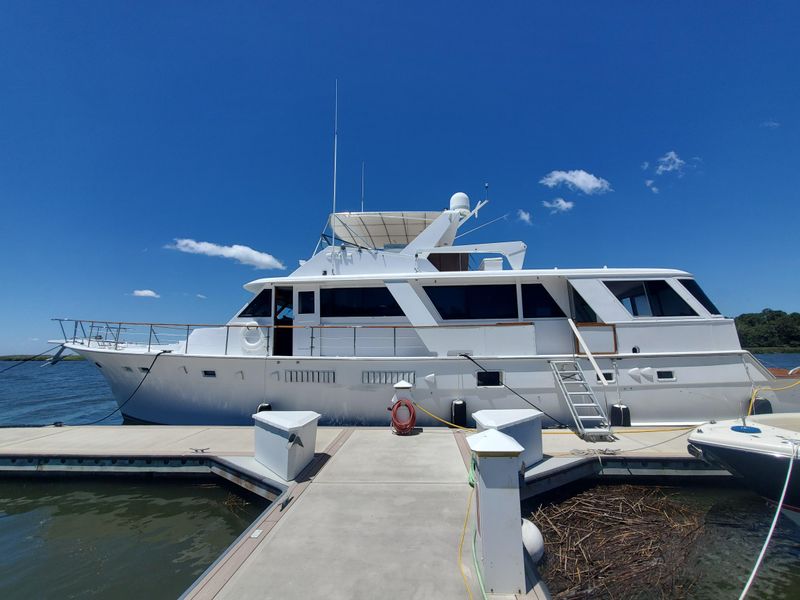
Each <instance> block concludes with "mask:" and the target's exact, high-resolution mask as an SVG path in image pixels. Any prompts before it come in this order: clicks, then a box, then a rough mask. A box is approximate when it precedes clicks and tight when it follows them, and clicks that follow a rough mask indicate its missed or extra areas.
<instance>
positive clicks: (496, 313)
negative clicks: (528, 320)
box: [425, 285, 518, 319]
mask: <svg viewBox="0 0 800 600" xmlns="http://www.w3.org/2000/svg"><path fill="white" fill-rule="evenodd" d="M425 293H426V294H428V297H429V298H430V299H431V302H433V305H434V306H435V307H436V310H438V311H439V314H440V315H442V318H443V319H516V318H517V316H518V315H517V286H515V285H440V286H435V287H434V286H425Z"/></svg>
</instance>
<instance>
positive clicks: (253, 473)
mask: <svg viewBox="0 0 800 600" xmlns="http://www.w3.org/2000/svg"><path fill="white" fill-rule="evenodd" d="M688 433H689V430H688V429H684V430H679V429H674V428H673V429H669V428H668V429H663V430H646V431H643V432H641V433H637V432H636V430H626V431H625V433H617V439H616V440H615V441H613V442H601V443H588V442H584V441H582V440H580V439H579V438H577V437H576V436H575V435H572V434H570V433H568V432H566V431H546V432H545V433H544V436H543V438H544V441H543V445H544V453H545V456H546V457H547V458H546V460H545V461H543V462H542V463H539V465H536V466H534V467H533V468H531V469H529V470H528V471H527V472H526V474H525V480H526V484H528V485H526V487H531V488H532V489H536V490H537V491H535V492H534V493H539V492H540V491H543V490H545V489H550V488H552V487H555V486H556V485H561V484H563V483H564V482H566V481H569V480H574V479H576V478H578V477H581V476H585V475H587V474H592V473H597V472H598V470H599V468H598V466H599V465H602V464H603V463H604V462H605V463H606V465H610V466H611V467H612V470H613V468H614V464H616V468H619V469H622V470H623V471H624V470H625V469H627V470H629V471H630V466H629V464H628V463H627V462H626V463H622V462H620V461H623V460H624V461H630V464H634V465H639V464H640V465H644V466H643V467H642V468H643V469H645V470H646V469H647V468H648V465H649V468H653V467H655V469H656V472H658V469H663V468H665V465H667V464H669V463H670V461H673V462H675V461H677V463H676V464H678V465H679V466H680V465H683V466H684V467H685V466H687V465H689V466H692V465H696V464H698V463H697V461H695V459H693V458H692V457H691V456H689V454H688V453H687V451H686V436H687V435H688ZM465 449H466V444H465V443H464V432H460V431H459V432H453V431H452V430H448V429H444V428H432V429H425V430H424V431H421V432H420V433H418V434H417V435H412V436H408V437H399V436H395V435H392V434H391V433H390V432H389V431H388V428H333V427H322V428H319V430H318V433H317V443H316V448H315V450H316V454H315V459H314V461H313V462H312V463H311V464H310V465H309V466H308V467H307V468H306V470H305V471H304V472H303V473H301V475H300V476H299V477H298V480H297V481H293V482H287V481H283V480H281V479H280V478H279V477H277V475H275V474H274V473H271V472H270V471H269V470H267V469H266V468H264V467H263V466H261V465H259V464H258V463H256V461H255V460H254V458H253V453H254V443H253V429H252V428H251V427H161V426H135V427H120V426H107V427H45V428H28V429H23V428H18V429H14V428H9V429H0V476H2V473H3V471H6V472H8V471H17V472H23V473H24V472H28V471H30V472H42V471H70V470H80V471H87V470H88V471H91V470H92V469H94V470H97V471H103V470H105V471H107V470H123V471H136V470H142V469H143V470H148V469H151V470H152V469H154V468H157V466H158V465H159V464H163V465H167V464H169V466H170V467H171V468H174V469H175V470H176V471H179V470H180V469H181V468H184V469H196V470H198V471H202V470H203V469H205V470H206V472H208V471H209V470H210V471H212V472H214V473H216V474H219V475H222V476H225V477H227V478H228V479H230V480H232V481H236V482H237V483H240V484H243V485H245V487H247V485H248V482H249V484H251V485H252V484H254V482H255V483H258V481H262V482H268V483H269V485H270V486H271V489H272V490H274V492H273V495H272V496H271V498H273V499H276V501H275V502H273V504H272V505H271V506H270V507H269V509H267V511H265V512H264V513H263V514H262V515H261V516H260V517H259V518H258V519H257V520H256V521H255V522H254V523H253V524H252V525H251V526H250V527H249V528H248V529H247V530H246V531H245V532H244V533H243V534H242V535H241V536H240V537H239V539H237V540H236V541H235V542H234V543H233V544H232V545H231V546H230V547H229V548H228V549H227V550H226V552H225V553H224V554H223V555H222V556H220V557H219V558H218V559H217V561H216V562H215V563H214V564H212V565H211V566H210V567H209V568H208V569H207V571H206V572H205V573H204V574H203V575H202V576H201V577H200V578H199V579H198V580H197V581H196V582H195V583H194V585H193V586H192V587H191V588H189V590H187V592H186V593H185V595H184V597H185V598H187V599H192V600H195V599H198V600H199V599H210V598H216V599H228V598H230V599H239V598H254V597H259V598H317V597H324V598H332V599H337V598H375V597H404V598H430V597H436V598H442V599H447V598H459V599H460V598H465V597H466V595H467V594H466V590H465V587H464V586H465V583H464V581H463V578H462V574H461V572H460V570H459V565H458V549H459V542H460V539H461V535H462V530H463V527H464V520H465V516H466V510H467V503H468V499H469V496H470V487H469V485H468V483H467V468H466V460H465V459H466V458H467V457H468V453H467V452H466V451H465ZM153 457H158V460H154V459H153ZM623 457H624V459H623ZM615 460H616V461H617V462H616V463H614V461H615ZM154 464H155V466H154ZM626 465H627V466H626ZM215 469H216V470H215ZM237 478H238V479H237ZM537 486H538V487H537ZM262 495H267V496H268V497H270V496H269V495H268V494H265V493H263V491H262ZM527 495H531V493H528V494H527ZM472 510H473V512H474V502H473V507H472ZM473 523H474V518H472V517H471V518H470V519H469V525H468V528H467V535H466V540H467V541H466V542H465V543H464V547H463V556H462V566H463V568H464V572H465V575H466V577H467V580H468V585H469V586H470V587H471V590H472V593H473V597H475V598H479V597H480V591H479V589H478V587H477V580H476V578H475V576H474V567H473V561H472V548H471V539H472V526H473ZM529 597H536V591H535V590H533V591H530V592H529Z"/></svg>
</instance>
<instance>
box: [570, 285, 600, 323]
mask: <svg viewBox="0 0 800 600" xmlns="http://www.w3.org/2000/svg"><path fill="white" fill-rule="evenodd" d="M572 306H573V308H574V310H575V320H576V321H577V322H578V323H598V322H599V321H598V319H597V313H596V312H594V310H593V309H592V307H591V306H589V303H588V302H586V300H584V299H583V296H581V295H580V294H579V293H578V290H576V289H575V288H572Z"/></svg>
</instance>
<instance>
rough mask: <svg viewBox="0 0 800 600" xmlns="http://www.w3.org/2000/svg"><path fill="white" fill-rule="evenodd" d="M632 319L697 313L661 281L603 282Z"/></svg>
mask: <svg viewBox="0 0 800 600" xmlns="http://www.w3.org/2000/svg"><path fill="white" fill-rule="evenodd" d="M604 283H605V284H606V287H608V289H609V290H611V292H612V293H613V294H614V295H615V296H616V297H617V299H618V300H619V301H620V302H621V303H622V305H623V306H624V307H625V308H626V309H627V310H628V312H629V313H631V314H632V315H633V316H634V317H650V316H654V317H696V316H697V313H696V312H694V311H693V310H692V309H691V307H690V306H689V305H688V304H686V302H685V301H684V300H683V298H681V297H680V296H679V295H678V293H677V292H676V291H675V290H673V289H672V288H671V287H670V285H669V284H668V283H667V282H666V281H663V280H658V281H605V282H604Z"/></svg>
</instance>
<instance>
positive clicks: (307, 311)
mask: <svg viewBox="0 0 800 600" xmlns="http://www.w3.org/2000/svg"><path fill="white" fill-rule="evenodd" d="M297 304H298V305H299V307H298V308H299V310H298V311H297V312H298V313H299V314H301V315H313V314H314V292H297Z"/></svg>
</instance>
